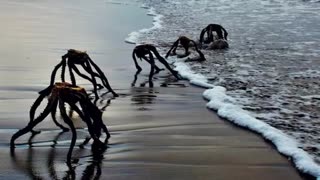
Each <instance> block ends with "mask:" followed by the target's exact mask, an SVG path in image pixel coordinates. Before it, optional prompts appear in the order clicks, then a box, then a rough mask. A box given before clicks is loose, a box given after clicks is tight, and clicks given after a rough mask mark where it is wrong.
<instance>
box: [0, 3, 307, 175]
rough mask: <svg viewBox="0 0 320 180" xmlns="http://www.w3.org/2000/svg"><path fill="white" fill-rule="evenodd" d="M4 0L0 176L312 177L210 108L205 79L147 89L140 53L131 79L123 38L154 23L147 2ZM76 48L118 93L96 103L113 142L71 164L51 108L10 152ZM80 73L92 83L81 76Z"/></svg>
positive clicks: (161, 79) (79, 154)
mask: <svg viewBox="0 0 320 180" xmlns="http://www.w3.org/2000/svg"><path fill="white" fill-rule="evenodd" d="M1 4H2V5H1V6H0V18H1V21H2V22H3V27H6V28H3V29H1V30H0V37H1V39H3V41H2V43H0V57H1V65H0V70H1V71H0V73H1V78H0V91H1V94H0V107H1V108H0V113H1V117H0V123H1V130H0V133H1V136H0V156H1V160H2V163H1V165H0V179H62V178H64V177H65V178H66V177H68V178H70V179H81V178H83V179H90V178H93V177H97V178H100V179H117V180H118V179H129V178H130V179H137V180H138V179H187V180H188V179H190V180H191V179H192V180H193V179H199V180H200V179H201V180H205V179H221V180H227V179H266V180H267V179H290V180H295V179H312V178H311V177H309V176H307V175H302V174H300V173H299V172H298V171H297V170H296V169H295V168H294V165H293V164H292V162H291V161H290V159H288V158H287V157H284V156H282V155H281V154H280V153H279V152H277V150H276V149H275V147H274V146H273V145H272V144H270V143H269V142H266V141H265V140H264V139H263V138H262V137H260V136H259V135H256V134H254V133H253V132H250V131H248V130H246V129H243V128H239V127H236V126H235V125H232V124H231V123H229V122H228V121H226V120H224V119H221V118H219V117H218V116H217V114H216V113H215V112H214V111H211V110H209V109H207V108H206V107H205V106H206V103H207V101H206V100H204V99H203V97H202V95H201V94H202V92H203V91H204V89H203V88H199V87H195V86H193V85H191V84H190V83H189V82H188V81H187V80H180V81H177V80H175V79H174V77H173V76H172V75H170V74H169V72H168V71H162V72H160V73H159V74H156V75H155V77H154V87H153V88H150V87H149V84H148V81H147V80H148V73H149V65H148V64H146V63H145V62H140V61H139V63H140V64H141V65H142V67H143V71H142V72H141V73H140V74H139V75H138V76H137V81H136V83H135V85H134V86H132V82H133V81H134V79H135V77H134V75H135V67H134V63H133V60H132V57H131V53H132V49H133V48H134V45H132V44H127V43H125V42H124V41H125V39H126V38H127V35H128V34H129V33H130V32H132V31H136V30H139V29H143V28H145V27H149V26H151V24H152V17H149V16H146V13H147V11H146V10H145V9H142V8H140V7H139V6H137V5H136V4H130V3H129V4H121V3H120V4H119V3H107V2H105V1H99V0H96V1H94V2H90V3H89V2H86V1H80V2H79V1H71V2H70V1H69V2H64V1H58V2H56V1H55V2H50V1H43V2H27V1H25V2H21V1H10V2H9V1H8V2H3V3H1ZM75 4H76V5H75ZM137 19H138V20H139V21H137ZM71 48H73V49H79V50H83V51H87V53H88V54H89V55H90V57H91V58H92V59H93V60H94V61H95V62H96V63H97V64H98V65H99V67H100V68H101V69H102V70H103V71H104V73H105V74H106V76H107V77H108V80H109V82H110V84H111V86H112V87H113V89H114V90H115V91H116V92H117V93H118V94H119V95H120V96H119V97H117V98H113V97H112V95H111V94H107V95H105V96H103V97H102V98H101V99H100V100H99V101H98V103H97V106H98V107H99V108H101V109H104V113H103V120H104V123H105V124H106V125H107V126H108V128H109V131H110V132H111V138H110V140H109V144H108V149H106V151H103V152H92V151H91V146H90V144H89V145H86V146H85V147H84V148H83V149H81V148H79V147H76V148H75V149H74V152H73V159H74V163H73V167H74V168H73V169H69V168H68V167H67V166H66V164H65V160H66V154H67V151H68V148H69V144H70V138H71V134H70V133H69V132H67V133H60V132H61V130H60V129H58V128H57V127H56V126H55V125H54V124H53V122H52V119H51V117H47V118H46V119H45V120H44V122H42V123H41V124H39V126H37V129H41V130H42V132H41V133H40V134H39V135H37V136H35V137H34V138H33V139H32V142H33V143H32V147H30V146H29V145H28V144H26V142H27V141H28V139H29V137H30V136H29V134H28V135H25V136H23V137H21V138H19V140H17V143H18V144H19V145H17V146H16V148H15V153H14V156H10V152H9V151H10V149H9V140H10V138H11V136H12V134H13V133H14V132H16V131H17V130H18V129H20V128H22V127H24V126H25V125H26V124H27V123H28V121H29V119H28V117H29V108H30V106H31V104H32V103H33V102H34V100H35V99H36V98H37V97H38V93H37V92H38V91H40V90H42V89H44V88H45V87H46V86H47V85H48V83H49V80H50V75H51V71H52V69H53V67H54V66H55V65H56V64H57V63H58V62H59V61H60V60H61V56H62V55H64V54H65V53H66V52H67V50H68V49H71ZM57 80H58V79H57ZM77 82H79V85H81V86H83V87H85V88H86V89H87V90H90V89H92V86H91V84H90V83H89V82H87V81H85V80H81V78H79V77H77ZM104 92H105V90H104V89H103V90H101V91H100V92H99V94H103V93H104ZM73 122H74V124H75V125H76V127H77V128H78V129H77V132H78V142H77V143H80V142H81V141H82V140H84V138H85V137H86V136H87V135H88V132H87V130H86V129H83V128H84V127H85V124H84V123H83V122H82V121H81V119H80V118H79V117H78V116H77V115H76V114H75V115H74V116H73ZM53 142H57V143H56V144H54V143H53Z"/></svg>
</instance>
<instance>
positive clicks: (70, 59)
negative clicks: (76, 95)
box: [50, 49, 118, 98]
mask: <svg viewBox="0 0 320 180" xmlns="http://www.w3.org/2000/svg"><path fill="white" fill-rule="evenodd" d="M76 65H80V66H82V68H83V69H84V70H85V71H86V72H87V73H88V74H90V76H91V78H90V77H88V76H86V75H85V74H82V73H81V72H80V70H79V69H78V68H77V66H76ZM66 66H68V68H69V73H70V78H71V82H72V85H74V86H75V85H76V79H75V76H74V73H73V71H74V72H76V73H77V74H78V75H79V76H80V77H82V78H84V79H86V80H88V81H90V82H91V83H92V84H93V88H94V90H93V92H94V94H95V96H96V98H98V93H97V89H100V88H102V87H103V86H104V87H106V88H107V89H108V90H109V91H110V92H111V93H112V94H113V96H115V97H117V96H118V94H117V93H115V92H114V91H113V89H112V88H111V86H110V84H109V82H108V79H107V78H106V76H105V75H104V73H103V72H102V71H101V69H100V68H99V67H98V65H96V64H95V63H94V62H93V61H92V59H91V58H90V57H89V55H88V54H87V53H86V52H83V51H78V50H74V49H69V50H68V52H67V54H65V55H63V56H62V60H61V62H60V63H59V64H57V65H56V66H55V68H54V69H53V71H52V73H51V81H50V86H52V85H53V84H54V82H55V76H56V73H57V71H58V69H59V68H60V67H62V70H61V81H62V82H65V69H66ZM96 77H97V78H100V79H101V81H102V84H103V86H102V85H100V84H98V83H97V81H96V79H95V78H96Z"/></svg>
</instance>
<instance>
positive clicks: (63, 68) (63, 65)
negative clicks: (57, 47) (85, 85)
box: [61, 63, 67, 82]
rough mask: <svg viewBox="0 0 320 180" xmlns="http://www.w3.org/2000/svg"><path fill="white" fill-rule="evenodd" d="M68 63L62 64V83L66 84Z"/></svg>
mask: <svg viewBox="0 0 320 180" xmlns="http://www.w3.org/2000/svg"><path fill="white" fill-rule="evenodd" d="M66 65H67V64H66V63H63V64H62V68H61V81H62V82H65V74H66Z"/></svg>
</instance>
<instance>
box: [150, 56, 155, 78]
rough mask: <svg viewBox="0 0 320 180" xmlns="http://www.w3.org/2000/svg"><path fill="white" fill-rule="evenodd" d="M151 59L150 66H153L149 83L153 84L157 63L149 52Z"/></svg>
mask: <svg viewBox="0 0 320 180" xmlns="http://www.w3.org/2000/svg"><path fill="white" fill-rule="evenodd" d="M149 57H150V65H151V69H150V74H149V83H150V84H152V77H153V74H154V68H155V62H154V58H153V55H152V53H151V52H149Z"/></svg>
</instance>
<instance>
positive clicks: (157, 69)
mask: <svg viewBox="0 0 320 180" xmlns="http://www.w3.org/2000/svg"><path fill="white" fill-rule="evenodd" d="M142 58H143V59H144V60H146V61H147V62H148V63H149V64H150V65H151V62H150V60H149V59H148V58H147V57H145V56H143V57H142ZM154 67H155V69H156V72H155V73H158V72H160V71H163V70H164V69H163V68H161V69H160V68H159V67H158V66H157V65H156V64H155V65H154Z"/></svg>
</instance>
